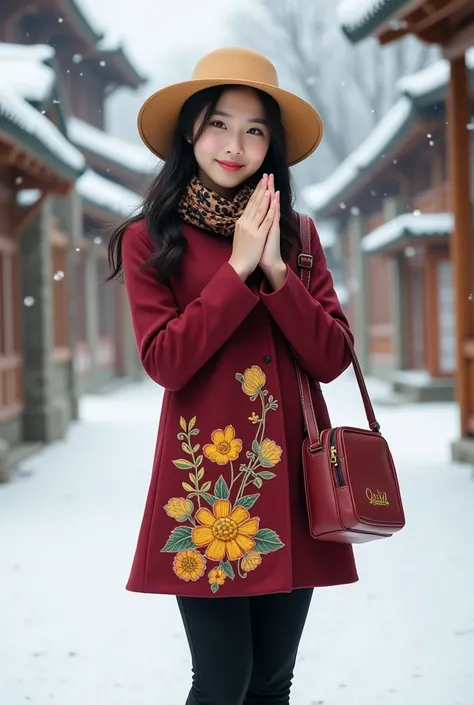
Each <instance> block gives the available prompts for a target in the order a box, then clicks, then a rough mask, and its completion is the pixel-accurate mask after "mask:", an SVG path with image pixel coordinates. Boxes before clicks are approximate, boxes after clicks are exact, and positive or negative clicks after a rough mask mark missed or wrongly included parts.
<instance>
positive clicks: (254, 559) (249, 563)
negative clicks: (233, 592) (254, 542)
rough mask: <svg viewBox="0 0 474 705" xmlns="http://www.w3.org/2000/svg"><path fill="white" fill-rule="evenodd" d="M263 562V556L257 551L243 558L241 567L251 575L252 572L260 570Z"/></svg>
mask: <svg viewBox="0 0 474 705" xmlns="http://www.w3.org/2000/svg"><path fill="white" fill-rule="evenodd" d="M261 562H262V556H261V555H260V553H258V552H257V551H250V553H247V555H246V556H244V558H242V560H241V562H240V565H241V568H242V570H245V572H246V573H250V571H251V570H255V568H258V566H259V565H260V563H261Z"/></svg>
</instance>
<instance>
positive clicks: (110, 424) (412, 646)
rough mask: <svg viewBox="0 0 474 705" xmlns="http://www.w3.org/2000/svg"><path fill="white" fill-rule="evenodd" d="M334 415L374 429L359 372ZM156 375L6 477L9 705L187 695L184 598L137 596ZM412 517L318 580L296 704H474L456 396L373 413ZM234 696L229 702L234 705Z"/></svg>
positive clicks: (5, 701) (2, 698)
mask: <svg viewBox="0 0 474 705" xmlns="http://www.w3.org/2000/svg"><path fill="white" fill-rule="evenodd" d="M326 398H327V400H328V403H329V409H330V412H331V415H332V420H333V423H334V424H335V425H336V424H337V423H345V424H354V423H355V424H357V425H362V424H364V421H365V419H364V416H363V411H362V404H361V402H360V401H359V398H358V392H357V387H356V384H355V382H354V380H353V379H352V377H351V376H350V375H346V376H344V377H343V378H341V379H340V380H338V382H336V383H334V384H332V385H330V386H329V388H328V389H326ZM160 403H161V391H160V389H159V388H158V387H156V386H155V385H153V384H152V383H151V382H148V381H147V382H144V383H142V384H136V385H130V386H127V387H124V388H123V389H121V390H119V391H115V392H113V393H110V394H109V395H104V396H86V397H84V398H83V400H82V403H81V416H82V420H81V422H80V423H77V424H75V425H73V427H72V428H71V430H70V432H69V435H68V437H67V439H66V441H64V442H60V443H57V444H54V445H52V446H49V447H47V448H45V449H44V450H43V451H42V452H41V453H40V454H38V455H37V456H35V457H33V458H31V459H29V460H28V461H26V462H25V463H24V465H23V466H22V468H21V469H20V471H19V472H18V473H17V475H16V476H15V478H14V480H13V482H11V483H10V484H7V485H3V486H1V487H0V533H1V535H2V537H3V538H2V547H1V551H0V595H1V604H0V629H1V639H0V702H1V703H2V705H24V703H25V702H26V701H30V702H32V703H36V704H37V705H48V704H49V703H58V704H60V705H184V702H185V699H186V694H187V691H188V689H189V683H190V669H189V661H188V654H187V644H186V642H185V638H184V634H183V631H182V627H181V622H180V618H179V614H178V610H177V608H176V606H175V602H174V598H172V597H163V596H157V595H139V594H132V593H128V592H126V590H125V588H124V585H125V582H126V580H127V578H128V572H129V568H130V565H131V560H132V557H133V551H134V549H135V541H136V537H137V532H138V528H139V523H140V520H141V516H142V510H143V506H144V501H145V494H146V491H147V488H148V480H149V474H150V470H151V463H152V457H153V451H154V443H155V433H156V428H157V421H158V416H159V410H160ZM377 416H378V419H379V421H380V422H381V426H382V431H383V432H384V434H385V436H386V437H387V439H388V440H389V442H390V443H391V447H392V450H393V452H394V457H395V462H396V464H397V469H398V471H399V477H400V482H401V488H402V493H403V498H404V503H405V510H406V514H407V526H406V528H405V530H404V531H403V532H402V533H401V534H400V535H398V536H396V537H394V538H392V539H390V540H387V541H381V542H375V543H373V544H368V545H365V546H361V547H358V548H357V549H356V556H357V559H358V567H359V573H360V582H359V583H358V584H356V585H353V586H347V587H340V588H326V589H320V590H317V591H315V596H314V600H313V605H312V610H311V613H310V617H309V619H308V623H307V626H306V631H305V634H304V638H303V642H302V646H301V649H300V658H299V662H298V665H297V671H296V674H295V685H294V689H293V698H292V704H294V705H323V704H324V705H380V704H383V705H392V703H393V705H398V704H400V705H472V703H473V693H474V587H473V586H474V550H473V545H472V540H473V536H474V532H473V516H474V481H473V480H472V479H471V469H470V468H469V467H467V466H462V465H457V466H456V465H451V464H450V462H449V443H450V441H451V440H452V439H454V438H455V437H456V430H457V409H456V407H455V405H454V404H433V405H425V406H424V405H420V406H407V407H398V408H397V407H395V408H388V407H384V408H381V407H380V408H377ZM216 638H219V639H221V640H222V642H223V646H224V645H225V641H226V639H231V638H232V635H231V634H227V635H226V634H224V633H222V634H220V635H216ZM223 705H225V703H223Z"/></svg>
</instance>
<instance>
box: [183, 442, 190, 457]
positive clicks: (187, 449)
mask: <svg viewBox="0 0 474 705" xmlns="http://www.w3.org/2000/svg"><path fill="white" fill-rule="evenodd" d="M181 448H182V449H183V450H184V452H185V453H188V455H191V448H190V447H189V446H188V444H187V443H181Z"/></svg>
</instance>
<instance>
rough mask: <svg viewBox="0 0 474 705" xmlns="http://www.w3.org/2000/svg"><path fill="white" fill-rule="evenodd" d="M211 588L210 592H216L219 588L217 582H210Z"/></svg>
mask: <svg viewBox="0 0 474 705" xmlns="http://www.w3.org/2000/svg"><path fill="white" fill-rule="evenodd" d="M211 590H212V592H217V591H218V590H219V585H218V584H217V583H212V585H211Z"/></svg>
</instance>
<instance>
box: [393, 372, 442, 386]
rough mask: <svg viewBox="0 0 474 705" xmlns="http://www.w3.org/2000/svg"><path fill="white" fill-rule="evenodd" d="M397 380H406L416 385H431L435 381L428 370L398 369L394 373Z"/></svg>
mask: <svg viewBox="0 0 474 705" xmlns="http://www.w3.org/2000/svg"><path fill="white" fill-rule="evenodd" d="M394 381H395V382H406V383H407V384H412V385H414V386H416V387H429V386H430V384H431V383H432V381H433V378H432V377H431V375H430V373H429V372H426V370H398V371H397V372H396V373H395V375H394Z"/></svg>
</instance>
